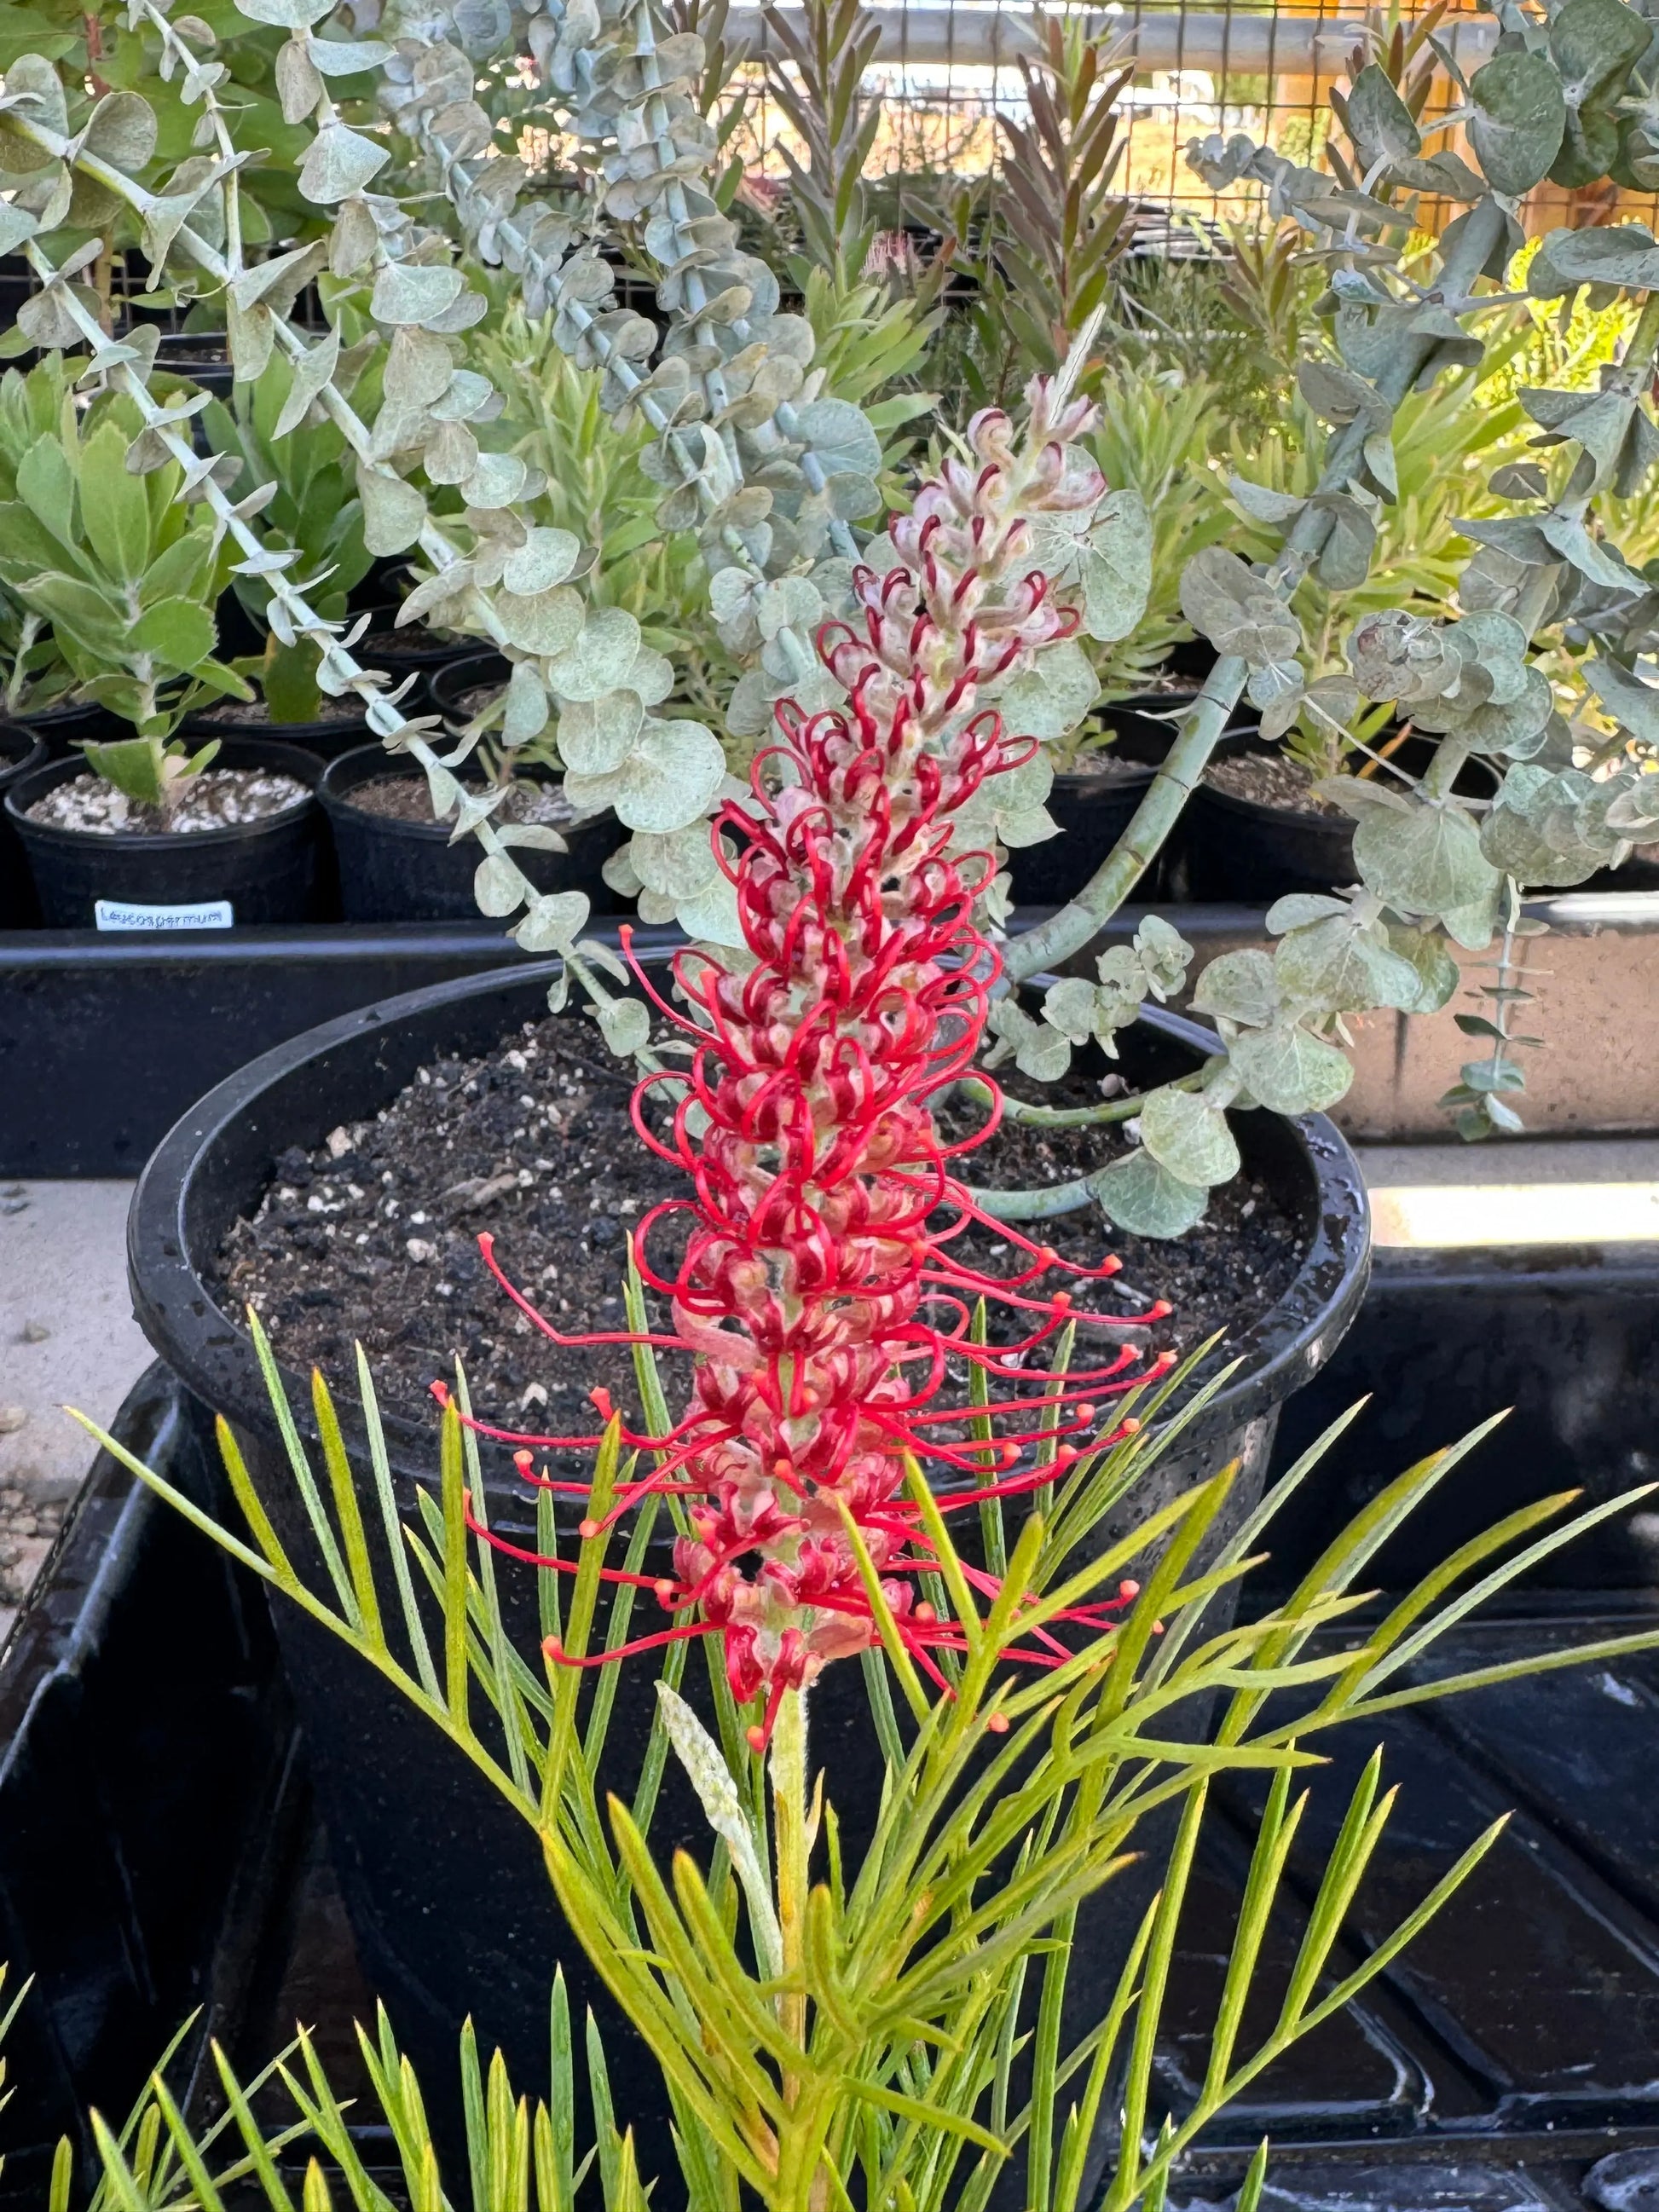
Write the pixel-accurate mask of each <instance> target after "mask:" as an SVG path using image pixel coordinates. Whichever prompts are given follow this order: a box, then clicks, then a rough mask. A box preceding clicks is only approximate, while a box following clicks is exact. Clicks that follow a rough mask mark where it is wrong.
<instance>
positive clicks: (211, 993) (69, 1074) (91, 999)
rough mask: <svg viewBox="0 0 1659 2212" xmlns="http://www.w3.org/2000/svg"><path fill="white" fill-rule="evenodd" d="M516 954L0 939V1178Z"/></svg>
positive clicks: (87, 1149)
mask: <svg viewBox="0 0 1659 2212" xmlns="http://www.w3.org/2000/svg"><path fill="white" fill-rule="evenodd" d="M1143 912H1144V909H1142V908H1125V910H1124V911H1123V913H1121V915H1118V916H1117V917H1116V919H1115V921H1114V922H1113V923H1112V925H1111V928H1110V930H1109V933H1108V934H1109V939H1110V941H1111V942H1113V943H1116V942H1118V941H1119V940H1120V939H1124V940H1127V938H1128V937H1130V936H1132V935H1133V933H1134V930H1135V928H1136V927H1138V925H1139V921H1140V920H1141V916H1142V914H1143ZM1036 918H1037V917H1036V916H1032V917H1030V919H1032V920H1035V919H1036ZM1172 918H1173V919H1174V920H1175V921H1176V923H1177V924H1178V925H1179V927H1181V928H1182V931H1183V932H1184V933H1185V934H1186V935H1187V936H1188V938H1189V939H1192V941H1193V942H1194V944H1196V945H1200V948H1201V947H1202V946H1203V945H1205V944H1206V942H1207V941H1210V940H1212V939H1219V940H1222V941H1225V943H1228V944H1233V943H1236V942H1237V940H1238V939H1239V937H1240V935H1241V933H1244V934H1257V935H1259V934H1260V925H1261V915H1260V914H1259V913H1257V914H1251V913H1250V912H1249V910H1248V909H1245V908H1236V907H1210V908H1203V909H1201V910H1200V911H1198V912H1196V913H1192V912H1181V913H1176V914H1175V915H1173V917H1172ZM1023 919H1024V918H1023ZM616 931H617V922H616V921H615V920H614V919H611V920H610V921H599V922H596V923H595V925H594V927H593V928H592V935H594V936H597V937H605V938H608V939H610V940H611V942H613V943H614V942H615V939H616ZM635 940H636V942H637V943H638V944H639V945H641V946H642V947H647V948H648V947H650V946H653V945H665V944H670V943H679V942H682V941H683V940H682V939H680V937H679V935H678V932H676V931H674V930H671V929H664V928H643V927H641V928H637V929H636V930H635ZM526 957H528V956H526V955H525V954H522V953H520V951H519V950H518V947H517V946H516V945H514V944H513V942H512V940H511V939H509V938H508V937H507V934H506V932H505V930H504V928H503V927H502V925H501V923H499V922H493V921H476V922H402V923H398V924H391V923H369V922H363V923H346V922H331V923H324V924H320V925H317V926H314V927H303V928H295V929H234V930H225V931H198V932H197V933H193V934H191V935H189V936H179V937H171V936H165V937H164V936H142V937H141V936H136V935H135V936H131V937H128V936H114V935H111V936H100V934H99V933H97V932H96V931H93V930H67V929H65V930H52V929H20V930H0V1100H3V1101H4V1106H3V1110H0V1181H3V1180H6V1179H9V1178H10V1177H14V1176H135V1175H137V1172H138V1170H139V1169H140V1168H142V1167H143V1164H144V1162H145V1161H146V1159H148V1158H149V1155H150V1153H151V1152H154V1150H155V1147H156V1146H157V1145H159V1144H160V1142H161V1139H162V1138H163V1137H164V1136H165V1135H166V1134H167V1131H168V1130H169V1129H170V1128H171V1127H173V1123H174V1122H175V1121H178V1119H179V1116H180V1115H182V1114H184V1113H185V1112H186V1111H187V1110H188V1109H189V1108H190V1107H191V1106H193V1105H194V1104H195V1103H196V1101H197V1099H198V1098H200V1097H203V1096H204V1093H206V1092H207V1091H210V1090H211V1089H212V1088H213V1086H214V1085H215V1084H216V1083H218V1082H221V1081H222V1079H224V1078H225V1077H226V1076H227V1075H229V1074H231V1073H234V1070H235V1069H237V1068H239V1067H242V1066H246V1063H247V1062H248V1061H249V1060H255V1059H257V1058H258V1055H259V1054H261V1053H263V1052H269V1051H270V1048H271V1047H272V1046H273V1045H278V1044H283V1043H285V1042H287V1040H288V1039H289V1037H293V1036H300V1035H301V1033H302V1032H303V1031H304V1030H309V1029H314V1028H316V1027H317V1025H318V1024H319V1023H321V1022H326V1021H331V1020H333V1019H334V1018H335V1017H336V1016H337V1015H339V1014H346V1013H350V1012H353V1010H354V1009H356V1007H359V1006H373V1005H374V1004H376V1003H377V1002H378V1001H380V1000H384V999H391V998H396V997H397V996H398V994H400V993H402V992H404V991H414V990H418V989H419V988H420V987H422V985H423V984H427V983H443V982H447V981H450V980H451V978H453V977H455V976H459V975H479V974H482V973H483V971H484V970H486V969H491V968H501V967H507V966H511V965H513V964H514V963H517V962H519V961H520V960H522V959H524V958H526Z"/></svg>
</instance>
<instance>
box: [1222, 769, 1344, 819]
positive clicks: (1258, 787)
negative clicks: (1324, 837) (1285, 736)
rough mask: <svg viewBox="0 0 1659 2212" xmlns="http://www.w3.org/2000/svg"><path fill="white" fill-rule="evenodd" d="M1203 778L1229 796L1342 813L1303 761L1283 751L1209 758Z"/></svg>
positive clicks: (1337, 815) (1301, 809)
mask: <svg viewBox="0 0 1659 2212" xmlns="http://www.w3.org/2000/svg"><path fill="white" fill-rule="evenodd" d="M1204 781H1205V782H1206V783H1208V784H1212V785H1213V786H1214V787H1215V788H1216V789H1217V790H1218V791H1225V793H1227V794H1228V796H1229V797H1230V798H1232V799H1253V800H1254V801H1255V804H1256V805H1258V806H1282V807H1287V808H1289V809H1291V811H1294V812H1295V813H1297V814H1322V815H1326V816H1328V817H1332V818H1333V819H1335V818H1340V816H1341V813H1342V809H1341V808H1340V806H1336V805H1333V804H1332V802H1331V801H1330V800H1329V799H1322V798H1321V796H1320V795H1319V793H1317V792H1316V790H1315V789H1314V787H1313V780H1312V778H1311V777H1310V775H1309V774H1308V771H1307V769H1304V767H1303V765H1302V763H1300V762H1299V761H1294V760H1291V759H1290V758H1289V757H1287V756H1286V755H1285V754H1283V753H1237V754H1235V756H1234V757H1232V759H1231V760H1218V761H1212V762H1211V763H1210V765H1209V766H1208V768H1206V769H1205V771H1204Z"/></svg>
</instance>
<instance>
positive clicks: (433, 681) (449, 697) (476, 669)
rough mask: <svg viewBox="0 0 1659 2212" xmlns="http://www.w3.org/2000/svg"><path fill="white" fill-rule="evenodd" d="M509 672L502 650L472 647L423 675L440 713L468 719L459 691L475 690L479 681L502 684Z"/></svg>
mask: <svg viewBox="0 0 1659 2212" xmlns="http://www.w3.org/2000/svg"><path fill="white" fill-rule="evenodd" d="M512 673H513V663H512V662H511V661H510V660H509V659H507V656H506V654H505V653H479V652H477V650H476V649H475V650H474V651H472V652H471V653H463V654H462V655H461V657H460V658H459V659H458V660H452V661H450V662H448V663H447V665H445V666H444V667H442V668H441V669H439V670H437V671H436V672H435V674H433V675H431V676H429V677H428V678H427V686H426V688H427V695H428V697H429V698H430V700H431V702H432V703H433V705H434V706H435V708H437V710H438V712H439V713H440V714H449V715H452V716H453V718H454V719H455V720H457V721H469V720H471V715H470V714H469V713H468V711H467V709H466V708H464V707H463V706H462V704H461V697H462V695H463V693H465V692H467V691H472V690H477V688H478V686H479V685H480V684H505V683H506V682H507V678H508V677H510V676H511V675H512Z"/></svg>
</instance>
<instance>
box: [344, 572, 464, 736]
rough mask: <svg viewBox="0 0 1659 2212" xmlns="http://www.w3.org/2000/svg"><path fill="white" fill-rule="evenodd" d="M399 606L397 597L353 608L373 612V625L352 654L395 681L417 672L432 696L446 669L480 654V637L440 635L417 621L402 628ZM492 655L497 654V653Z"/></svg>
mask: <svg viewBox="0 0 1659 2212" xmlns="http://www.w3.org/2000/svg"><path fill="white" fill-rule="evenodd" d="M352 611H353V613H354V614H371V615H373V616H374V628H373V629H372V630H369V631H368V632H366V633H365V635H363V636H362V638H361V639H359V641H358V642H357V643H356V645H354V646H353V647H352V648H351V651H352V655H353V657H354V659H356V660H358V661H360V662H361V663H362V665H363V666H364V667H365V668H380V669H384V670H385V671H386V674H387V675H388V676H390V677H391V678H392V680H393V682H394V683H398V684H401V683H402V682H403V680H404V678H405V677H406V676H418V677H419V678H421V679H422V686H423V687H424V690H425V694H426V697H427V699H428V700H430V699H431V697H432V685H433V683H434V681H435V679H436V678H437V677H438V676H440V675H441V673H442V672H443V671H445V670H446V669H448V668H453V667H456V666H459V664H460V663H461V662H463V661H468V660H476V659H477V658H478V645H477V639H476V638H470V637H459V638H458V637H441V636H438V635H436V634H435V632H433V631H431V630H429V629H425V628H423V627H422V624H421V623H417V622H415V623H406V624H405V625H404V628H403V629H398V627H397V619H398V601H397V600H396V599H388V600H377V601H376V602H375V603H374V605H372V606H368V607H355V608H354V609H353V610H352ZM489 657H490V658H491V659H495V655H494V654H491V655H490V656H489ZM404 708H405V710H406V711H410V712H412V711H413V710H412V708H410V702H409V701H408V700H405V701H404Z"/></svg>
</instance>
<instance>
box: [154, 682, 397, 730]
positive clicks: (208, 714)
mask: <svg viewBox="0 0 1659 2212" xmlns="http://www.w3.org/2000/svg"><path fill="white" fill-rule="evenodd" d="M363 719H364V715H363V702H362V700H361V699H359V698H358V697H357V696H356V694H355V693H354V694H353V695H352V696H350V697H349V698H344V699H331V698H330V697H329V696H328V695H327V693H326V692H321V691H319V693H318V695H317V711H316V713H315V714H308V715H307V717H306V720H305V721H304V722H279V721H276V720H274V718H273V717H272V714H271V712H270V708H269V707H267V706H266V704H265V702H264V700H263V699H216V700H215V701H214V702H213V704H212V706H210V707H203V708H198V709H197V712H196V713H195V714H192V715H191V721H192V722H193V723H194V722H211V723H216V724H222V726H224V727H225V728H226V729H232V730H270V731H271V732H274V733H275V734H276V735H278V736H280V735H281V733H282V732H283V731H284V730H292V729H306V728H308V727H309V726H311V724H312V723H313V722H361V721H362V720H363Z"/></svg>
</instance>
